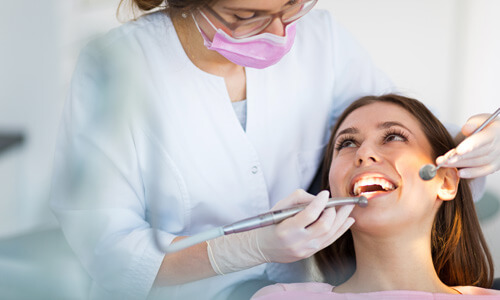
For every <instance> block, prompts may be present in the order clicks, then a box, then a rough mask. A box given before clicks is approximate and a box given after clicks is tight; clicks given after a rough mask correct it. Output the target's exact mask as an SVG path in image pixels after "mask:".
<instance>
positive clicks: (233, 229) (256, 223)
mask: <svg viewBox="0 0 500 300" xmlns="http://www.w3.org/2000/svg"><path fill="white" fill-rule="evenodd" d="M348 204H357V205H359V206H361V207H365V206H367V205H368V200H367V199H366V197H364V196H360V197H354V198H353V197H345V198H330V199H329V200H328V202H327V203H326V206H325V208H330V207H334V206H340V205H348ZM306 206H307V205H301V206H295V207H292V208H285V209H280V210H274V211H270V212H267V213H263V214H260V215H257V216H255V217H251V218H248V219H244V220H241V221H238V222H235V223H232V224H229V225H226V226H223V227H222V230H223V231H224V234H231V233H238V232H243V231H248V230H252V229H256V228H260V227H266V226H270V225H273V224H278V223H280V222H282V221H283V220H285V219H288V218H290V217H293V216H295V215H296V214H298V213H299V212H301V211H303V210H304V208H306Z"/></svg>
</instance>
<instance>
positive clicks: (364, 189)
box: [361, 184, 385, 193]
mask: <svg viewBox="0 0 500 300" xmlns="http://www.w3.org/2000/svg"><path fill="white" fill-rule="evenodd" d="M376 191H385V190H384V189H383V188H382V187H381V186H380V185H378V184H376V185H366V186H362V187H361V193H368V192H376Z"/></svg>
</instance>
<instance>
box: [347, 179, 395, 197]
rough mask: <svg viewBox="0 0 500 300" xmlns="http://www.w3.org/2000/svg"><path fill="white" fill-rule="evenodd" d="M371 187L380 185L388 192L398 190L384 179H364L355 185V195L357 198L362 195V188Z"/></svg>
mask: <svg viewBox="0 0 500 300" xmlns="http://www.w3.org/2000/svg"><path fill="white" fill-rule="evenodd" d="M369 185H379V186H381V187H382V188H383V189H384V190H386V191H388V190H393V189H395V188H396V187H395V186H394V184H392V183H391V182H389V181H387V180H385V179H383V178H362V179H360V180H358V181H356V182H355V183H354V187H353V193H354V195H355V196H357V195H359V194H360V193H361V188H362V187H363V186H369Z"/></svg>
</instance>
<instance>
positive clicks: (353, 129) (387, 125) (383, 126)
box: [334, 121, 413, 140]
mask: <svg viewBox="0 0 500 300" xmlns="http://www.w3.org/2000/svg"><path fill="white" fill-rule="evenodd" d="M393 126H399V127H402V128H404V129H406V130H408V131H409V132H410V133H411V134H413V132H412V131H411V130H410V129H408V127H406V126H404V125H403V124H401V123H399V122H396V121H388V122H383V123H380V124H378V125H377V128H378V129H387V128H391V127H393ZM356 133H359V129H358V128H356V127H349V128H346V129H343V130H341V131H339V132H338V133H337V136H336V137H335V139H334V140H337V139H338V137H339V136H341V135H343V134H356Z"/></svg>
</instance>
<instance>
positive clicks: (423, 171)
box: [418, 164, 436, 181]
mask: <svg viewBox="0 0 500 300" xmlns="http://www.w3.org/2000/svg"><path fill="white" fill-rule="evenodd" d="M418 175H420V178H422V179H423V180H426V181H427V180H431V179H432V178H434V176H436V167H435V166H434V165H431V164H428V165H425V166H423V167H422V168H420V171H418Z"/></svg>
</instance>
